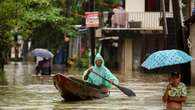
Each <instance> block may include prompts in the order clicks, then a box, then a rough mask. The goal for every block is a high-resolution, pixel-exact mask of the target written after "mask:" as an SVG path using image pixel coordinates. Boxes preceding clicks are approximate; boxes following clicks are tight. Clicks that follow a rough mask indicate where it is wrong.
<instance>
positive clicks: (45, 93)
mask: <svg viewBox="0 0 195 110" xmlns="http://www.w3.org/2000/svg"><path fill="white" fill-rule="evenodd" d="M34 67H35V66H34V64H31V63H30V64H24V63H22V62H18V63H11V64H10V65H7V66H6V68H5V71H6V72H5V73H4V74H1V75H0V99H1V100H0V110H70V109H72V110H92V109H93V110H163V108H164V105H163V103H162V101H161V96H162V94H163V89H164V87H165V85H166V84H167V83H166V80H167V79H166V78H167V76H166V75H157V74H147V75H146V74H145V75H144V74H139V73H136V75H135V76H134V78H131V79H130V78H129V77H130V76H125V77H124V76H118V77H119V78H120V79H123V81H125V82H123V83H121V84H122V86H124V87H128V88H130V89H132V90H133V91H134V92H136V94H137V96H136V97H127V96H126V95H124V94H123V93H122V92H121V91H120V90H118V89H117V88H113V89H112V90H111V94H110V97H106V98H104V99H98V100H87V101H77V102H65V101H63V99H62V98H61V97H60V94H59V93H58V91H57V90H56V89H55V87H54V86H53V82H52V77H43V76H36V75H34ZM81 71H82V70H76V69H74V68H73V69H70V70H69V71H68V73H69V75H74V76H76V77H81ZM73 73H74V74H73ZM65 74H67V73H65ZM184 110H195V87H188V100H187V102H186V103H185V105H184Z"/></svg>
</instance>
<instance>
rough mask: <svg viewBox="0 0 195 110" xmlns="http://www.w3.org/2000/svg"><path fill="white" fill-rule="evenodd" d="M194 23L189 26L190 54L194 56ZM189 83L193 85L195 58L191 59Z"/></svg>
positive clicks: (194, 81) (194, 82)
mask: <svg viewBox="0 0 195 110" xmlns="http://www.w3.org/2000/svg"><path fill="white" fill-rule="evenodd" d="M194 36H195V24H193V25H192V26H191V32H190V41H191V46H192V47H191V49H190V50H191V51H190V53H191V56H192V57H193V58H195V37H194ZM191 84H192V85H195V59H193V60H192V61H191Z"/></svg>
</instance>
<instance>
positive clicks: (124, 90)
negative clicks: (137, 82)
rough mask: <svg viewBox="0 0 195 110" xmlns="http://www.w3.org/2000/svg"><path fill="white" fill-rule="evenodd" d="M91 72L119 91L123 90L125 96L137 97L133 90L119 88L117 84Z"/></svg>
mask: <svg viewBox="0 0 195 110" xmlns="http://www.w3.org/2000/svg"><path fill="white" fill-rule="evenodd" d="M91 72H93V73H95V74H96V75H97V76H99V77H101V78H102V79H104V80H106V81H108V82H109V83H111V84H112V85H114V86H116V87H117V88H118V89H119V90H121V91H122V92H123V93H124V94H125V95H127V96H129V97H130V96H136V95H135V92H133V91H132V90H131V89H128V88H126V87H122V86H119V85H117V84H115V83H114V82H110V81H109V80H108V79H106V78H104V77H103V76H101V75H99V74H98V73H97V72H95V71H93V70H91Z"/></svg>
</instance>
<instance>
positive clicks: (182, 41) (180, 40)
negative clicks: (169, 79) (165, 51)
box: [172, 0, 191, 85]
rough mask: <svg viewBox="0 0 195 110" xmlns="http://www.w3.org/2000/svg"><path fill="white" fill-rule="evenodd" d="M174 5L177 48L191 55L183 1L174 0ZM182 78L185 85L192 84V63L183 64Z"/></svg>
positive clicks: (181, 67)
mask: <svg viewBox="0 0 195 110" xmlns="http://www.w3.org/2000/svg"><path fill="white" fill-rule="evenodd" d="M172 5H173V16H174V22H175V27H176V29H175V32H176V40H177V48H178V49H180V50H183V51H185V52H187V53H189V49H188V47H187V38H186V36H185V34H184V28H183V25H182V24H183V21H182V19H183V18H182V16H183V15H182V11H181V10H182V7H181V0H172ZM180 69H181V76H182V79H181V80H182V82H184V83H185V84H188V85H189V84H190V83H191V70H190V63H186V64H181V66H180Z"/></svg>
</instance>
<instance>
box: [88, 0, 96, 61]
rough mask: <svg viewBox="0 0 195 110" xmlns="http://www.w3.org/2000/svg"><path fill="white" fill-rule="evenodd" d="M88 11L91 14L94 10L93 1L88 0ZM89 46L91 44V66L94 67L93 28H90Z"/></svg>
mask: <svg viewBox="0 0 195 110" xmlns="http://www.w3.org/2000/svg"><path fill="white" fill-rule="evenodd" d="M89 2H90V3H89V5H90V6H89V11H90V12H93V11H94V10H95V0H89ZM89 32H90V42H91V43H90V44H91V65H94V59H95V45H96V44H95V27H90V29H89Z"/></svg>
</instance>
